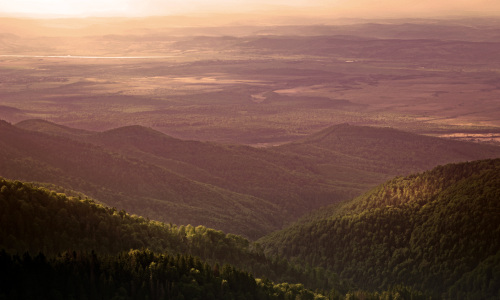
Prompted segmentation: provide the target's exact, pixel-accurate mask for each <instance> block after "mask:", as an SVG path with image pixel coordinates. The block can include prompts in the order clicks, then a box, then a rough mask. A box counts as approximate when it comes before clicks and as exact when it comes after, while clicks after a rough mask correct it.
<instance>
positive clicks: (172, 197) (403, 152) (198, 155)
mask: <svg viewBox="0 0 500 300" xmlns="http://www.w3.org/2000/svg"><path fill="white" fill-rule="evenodd" d="M0 136H1V137H2V138H1V139H0V143H2V148H1V150H0V151H2V152H3V153H2V155H1V156H0V165H1V169H0V170H1V171H0V175H1V176H4V177H6V178H12V179H19V180H27V181H39V182H48V183H53V184H56V185H59V186H63V187H65V188H69V189H72V190H76V191H79V192H83V193H84V194H86V195H88V196H90V197H93V198H95V199H97V200H99V201H101V202H103V203H106V204H107V205H110V206H114V207H117V208H118V209H126V210H128V211H130V212H132V213H136V214H138V215H143V216H145V217H149V218H151V219H155V220H160V221H165V222H173V223H176V224H192V225H194V226H196V225H205V226H209V227H212V228H216V229H220V230H224V231H226V232H232V233H237V234H243V235H245V236H247V237H250V238H257V237H260V236H262V235H264V234H266V233H269V232H271V231H273V230H276V229H279V228H281V227H282V226H283V225H284V224H288V223H290V222H293V221H294V220H296V219H297V218H299V217H300V216H301V215H303V214H304V213H306V212H308V211H312V210H314V209H317V208H319V207H322V206H325V205H329V204H332V203H335V202H339V201H342V200H347V199H349V198H352V197H354V196H357V195H359V194H361V193H362V192H363V191H365V190H367V189H369V188H370V187H373V186H376V185H377V184H380V183H382V182H384V181H385V180H388V179H389V178H391V177H393V176H396V175H405V174H409V173H410V172H415V171H423V170H426V169H428V168H430V167H433V166H435V165H438V164H444V163H449V162H458V161H464V160H475V159H483V158H492V157H499V156H500V149H499V148H498V147H494V146H488V145H481V144H473V143H463V142H455V141H450V140H444V139H438V138H432V137H426V136H419V135H414V134H410V133H406V132H401V131H397V130H393V129H389V128H370V127H359V126H351V125H336V126H332V127H330V128H327V129H325V130H324V131H322V132H319V133H317V134H314V135H311V136H310V137H308V138H306V139H304V140H301V141H298V142H294V143H290V144H285V145H282V146H279V147H271V148H253V147H249V146H241V145H226V144H216V143H209V142H198V141H183V140H179V139H175V138H172V137H169V136H166V135H164V134H162V133H160V132H157V131H154V130H152V129H149V128H145V127H141V126H128V127H122V128H117V129H113V130H109V131H105V132H90V131H81V130H75V129H72V128H67V127H64V126H60V125H57V124H53V123H49V122H46V121H41V120H28V121H23V122H21V123H19V124H17V125H16V126H13V125H10V124H8V123H6V122H3V123H2V125H1V126H0ZM364 150H367V151H366V155H363V151H364ZM429 150H432V152H429ZM375 153H378V154H377V155H375Z"/></svg>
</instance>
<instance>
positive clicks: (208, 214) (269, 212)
mask: <svg viewBox="0 0 500 300" xmlns="http://www.w3.org/2000/svg"><path fill="white" fill-rule="evenodd" d="M0 140H1V141H0V143H1V147H0V148H1V149H0V153H1V155H0V169H1V173H2V176H5V177H9V178H15V179H24V180H28V181H39V182H49V183H54V184H57V185H60V186H63V187H66V188H70V189H73V190H76V191H81V192H84V193H85V194H87V195H89V196H92V197H95V198H97V199H99V200H101V201H103V202H105V203H107V204H108V205H111V206H115V207H119V208H120V209H130V210H131V211H133V212H134V213H140V212H143V213H144V215H146V216H148V217H150V218H155V219H159V220H166V221H168V222H175V223H180V224H193V225H200V224H206V225H213V227H216V228H219V229H225V230H227V231H231V232H245V233H247V234H248V235H249V236H256V235H261V234H262V233H263V232H266V231H268V230H270V229H271V228H276V225H274V224H273V222H274V220H275V219H276V218H277V217H275V216H274V214H275V212H276V211H277V210H278V207H277V206H275V205H273V204H272V203H269V202H267V201H265V200H262V199H258V198H256V197H252V196H249V195H243V194H237V193H234V192H231V191H228V190H224V189H222V188H219V187H216V186H211V185H208V184H205V183H200V182H196V181H194V180H191V179H188V178H185V177H183V176H181V175H178V174H176V173H174V172H172V171H170V170H167V169H165V168H162V167H159V166H156V165H155V164H154V163H153V162H145V161H140V160H137V159H134V158H128V157H125V156H123V155H121V154H118V153H114V152H111V151H108V150H105V149H103V148H102V147H99V146H97V145H92V144H90V143H85V142H78V141H75V140H72V139H69V138H66V137H59V136H53V135H48V134H42V133H38V132H34V131H26V130H23V129H20V128H17V127H14V126H12V125H9V124H7V123H2V124H0ZM166 216H168V218H167V217H166ZM278 218H279V217H278ZM278 220H279V219H278ZM229 226H230V227H229Z"/></svg>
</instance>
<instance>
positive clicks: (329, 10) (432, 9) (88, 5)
mask: <svg viewBox="0 0 500 300" xmlns="http://www.w3.org/2000/svg"><path fill="white" fill-rule="evenodd" d="M212 14H216V15H219V16H220V15H231V14H237V15H241V14H248V15H249V16H250V17H256V16H261V17H264V18H265V17H266V16H267V17H269V16H274V17H294V18H300V17H304V18H318V19H324V18H429V17H432V18H435V17H482V16H490V17H491V16H500V2H497V1H494V0H478V1H451V0H440V1H431V0H424V1H413V0H403V1H395V0H383V1H373V0H354V1H345V0H334V1H331V0H330V1H328V0H314V1H306V0H290V1H282V0H273V1H262V0H258V1H248V0H237V1H227V0H215V1H210V2H207V1H200V0H185V1H180V0H175V1H169V2H168V3H166V2H164V1H159V0H146V1H140V0H126V1H118V0H101V1H97V0H91V1H78V0H66V1H64V0H49V1H44V0H19V1H0V16H2V17H24V18H26V17H27V18H82V17H127V18H136V17H150V16H180V15H186V16H200V15H203V16H207V15H212Z"/></svg>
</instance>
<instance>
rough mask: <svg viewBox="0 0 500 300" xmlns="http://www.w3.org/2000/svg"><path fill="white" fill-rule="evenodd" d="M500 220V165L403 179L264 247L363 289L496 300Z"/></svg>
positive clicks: (468, 165) (494, 163)
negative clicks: (412, 290)
mask: <svg viewBox="0 0 500 300" xmlns="http://www.w3.org/2000/svg"><path fill="white" fill-rule="evenodd" d="M499 212H500V159H495V160H484V161H475V162H470V163H461V164H454V165H446V166H441V167H437V168H435V169H433V170H431V171H428V172H425V173H422V174H416V175H411V176H408V177H398V178H395V179H393V180H391V181H389V182H387V183H385V184H383V185H381V186H379V187H377V188H375V189H373V190H371V191H370V192H368V193H366V194H365V195H363V196H360V197H358V198H356V199H354V200H352V201H349V202H346V203H345V204H343V205H337V206H334V207H330V208H329V209H324V210H323V211H321V212H318V213H316V214H315V215H314V214H313V215H311V216H309V217H308V218H305V219H303V220H302V222H299V223H296V224H294V225H292V226H290V227H289V228H288V229H285V230H283V231H281V232H276V233H273V234H271V235H269V236H267V237H265V238H263V239H261V240H260V241H261V242H262V244H263V245H264V246H265V249H266V251H267V252H268V253H273V254H281V255H284V256H285V257H287V258H290V259H296V260H298V261H305V263H309V264H311V265H317V266H323V267H325V268H327V269H329V270H331V271H333V272H337V273H338V274H339V275H340V277H341V278H344V279H350V280H352V282H354V283H355V284H356V285H358V286H360V287H362V288H367V289H380V288H386V287H388V286H390V285H395V284H402V285H408V286H413V287H415V288H417V289H420V290H423V291H429V292H430V293H432V294H434V295H435V296H436V297H443V296H444V297H451V298H461V299H463V298H467V297H471V296H473V295H475V296H476V298H481V299H489V298H492V299H493V298H495V297H496V296H498V293H499V292H500V288H499V286H498V284H497V283H498V279H499V277H498V271H496V270H498V269H499V268H500V265H499V264H498V262H499V260H498V255H499V253H500V239H499V237H500V214H499ZM473 282H475V283H473ZM464 283H466V284H467V287H464V286H463V284H464ZM478 283H480V284H478ZM478 295H479V297H477V296H478Z"/></svg>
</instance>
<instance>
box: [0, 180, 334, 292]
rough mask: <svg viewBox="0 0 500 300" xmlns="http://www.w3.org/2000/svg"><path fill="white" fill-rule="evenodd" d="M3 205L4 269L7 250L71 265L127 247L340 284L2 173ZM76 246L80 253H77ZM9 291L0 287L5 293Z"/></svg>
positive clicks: (205, 232) (251, 250)
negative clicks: (4, 176) (92, 256)
mask: <svg viewBox="0 0 500 300" xmlns="http://www.w3.org/2000/svg"><path fill="white" fill-rule="evenodd" d="M0 205H1V207H2V211H1V212H0V250H2V249H3V251H5V253H3V254H2V253H0V265H1V266H3V267H5V266H6V265H5V261H2V259H12V257H10V256H9V255H8V254H14V255H22V254H24V253H31V254H34V255H36V254H38V253H43V257H47V258H50V259H54V258H55V260H56V261H57V260H58V258H60V257H61V255H62V257H63V260H64V261H59V262H58V264H65V263H68V261H67V260H68V259H69V260H76V261H78V259H79V258H81V256H82V255H83V257H85V253H87V254H88V253H92V255H98V256H99V257H100V258H101V259H102V260H103V261H104V260H107V259H109V258H111V259H115V260H116V259H117V257H116V256H117V255H118V256H119V257H123V256H122V255H123V253H124V252H127V253H126V254H124V255H125V256H130V255H131V253H132V254H134V255H135V254H138V253H139V251H130V253H129V250H130V249H143V250H144V249H147V252H148V253H147V255H146V254H144V253H142V255H146V256H147V257H149V258H151V257H155V256H158V253H164V254H165V253H168V254H166V255H171V256H172V257H173V256H176V257H177V258H176V259H179V255H182V256H191V257H197V260H199V259H202V260H203V261H205V262H208V263H210V264H212V265H215V264H218V265H220V266H224V265H226V264H230V265H231V266H232V267H233V268H234V267H236V268H238V269H239V270H244V271H245V272H251V273H252V274H255V275H258V276H264V277H266V278H269V279H271V280H273V281H275V282H283V281H284V280H289V281H292V282H294V283H299V282H302V283H304V284H307V285H308V286H310V287H312V288H322V289H331V288H332V287H334V286H335V287H338V286H340V282H339V281H338V280H337V279H336V278H337V276H335V275H334V274H331V273H328V272H322V275H321V276H322V278H323V277H324V278H325V279H327V278H328V280H327V281H328V282H329V284H328V285H323V286H318V285H317V283H316V279H317V278H318V277H317V275H316V274H315V272H316V271H315V270H306V269H305V268H303V267H301V266H299V265H291V264H290V263H288V262H287V261H284V260H278V259H275V258H269V257H266V256H265V255H264V253H263V252H262V250H261V249H260V248H259V246H258V245H257V244H254V243H251V242H250V241H248V240H247V239H245V238H243V237H241V236H237V235H234V234H225V233H223V232H221V231H218V230H214V229H210V228H207V227H204V226H197V227H193V226H191V225H188V226H183V225H181V226H177V225H172V224H165V223H161V222H157V221H151V220H147V219H145V218H143V217H139V216H135V215H130V214H128V213H127V212H125V211H124V210H120V211H118V210H116V209H115V208H110V207H106V206H103V205H101V204H98V203H96V202H95V201H93V200H92V199H88V198H84V199H82V198H81V197H78V198H77V197H68V196H66V195H65V194H62V193H57V192H55V191H53V190H50V189H47V188H44V187H39V186H37V185H35V184H33V183H24V182H20V181H11V180H6V179H2V178H0ZM72 250H74V251H76V252H77V253H78V255H77V254H76V253H71V251H72ZM67 251H70V252H69V253H68V252H67ZM0 252H1V251H0ZM94 253H95V254H94ZM154 253H157V254H154ZM25 256H26V254H25ZM28 256H29V255H28ZM77 256H78V259H77ZM113 257H114V258H113ZM44 259H45V258H44ZM190 260H192V258H190ZM26 263H28V262H26ZM51 263H53V262H51ZM147 266H148V265H146V266H145V267H147ZM188 270H189V269H188ZM17 271H18V272H22V270H17ZM25 271H26V270H25ZM126 272H128V271H126ZM51 275H53V274H51ZM2 282H4V281H2ZM3 290H4V289H0V295H1V293H2V291H3Z"/></svg>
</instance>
